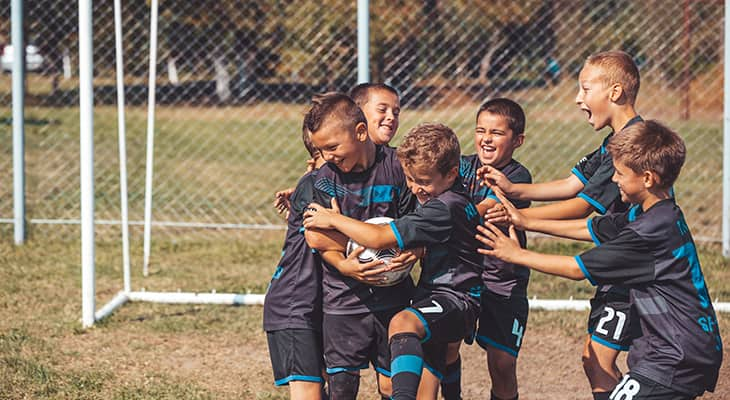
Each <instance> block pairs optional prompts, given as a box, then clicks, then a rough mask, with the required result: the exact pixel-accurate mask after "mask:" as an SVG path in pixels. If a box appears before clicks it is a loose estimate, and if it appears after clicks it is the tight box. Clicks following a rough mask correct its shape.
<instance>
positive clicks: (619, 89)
mask: <svg viewBox="0 0 730 400" xmlns="http://www.w3.org/2000/svg"><path fill="white" fill-rule="evenodd" d="M623 95H624V88H623V86H621V85H620V84H618V83H614V84H613V85H611V91H610V93H609V95H608V97H609V99H610V100H611V102H612V103H618V102H619V100H621V97H623Z"/></svg>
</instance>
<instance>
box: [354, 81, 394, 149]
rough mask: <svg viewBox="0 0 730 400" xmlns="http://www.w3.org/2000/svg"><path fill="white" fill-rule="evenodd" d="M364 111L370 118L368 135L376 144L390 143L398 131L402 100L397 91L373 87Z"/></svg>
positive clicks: (364, 105) (368, 118)
mask: <svg viewBox="0 0 730 400" xmlns="http://www.w3.org/2000/svg"><path fill="white" fill-rule="evenodd" d="M361 108H362V111H363V113H364V114H365V118H366V119H367V120H368V135H370V139H371V140H372V141H373V142H374V143H375V144H388V143H389V142H390V141H391V140H392V139H393V136H395V133H396V132H397V131H398V117H399V114H400V100H399V99H398V96H397V95H396V94H395V93H392V92H390V91H388V90H383V89H371V90H370V93H369V94H368V101H367V103H365V104H363V105H362V107H361Z"/></svg>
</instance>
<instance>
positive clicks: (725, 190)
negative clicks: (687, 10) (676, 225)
mask: <svg viewBox="0 0 730 400" xmlns="http://www.w3.org/2000/svg"><path fill="white" fill-rule="evenodd" d="M724 47H725V62H724V63H725V66H724V68H725V69H724V72H725V76H724V78H725V79H724V80H723V86H724V91H723V97H724V102H723V128H722V130H723V151H722V159H723V161H722V255H723V256H725V257H729V256H730V0H725V42H724Z"/></svg>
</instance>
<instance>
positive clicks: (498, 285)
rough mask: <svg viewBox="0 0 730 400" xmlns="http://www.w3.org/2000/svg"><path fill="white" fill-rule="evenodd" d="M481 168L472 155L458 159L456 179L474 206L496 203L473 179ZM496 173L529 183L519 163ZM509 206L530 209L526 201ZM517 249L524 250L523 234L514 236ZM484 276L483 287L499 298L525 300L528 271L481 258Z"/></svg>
mask: <svg viewBox="0 0 730 400" xmlns="http://www.w3.org/2000/svg"><path fill="white" fill-rule="evenodd" d="M481 167H482V162H481V161H480V160H479V157H478V156H477V155H476V154H473V155H470V156H461V165H460V167H459V175H461V177H462V179H463V182H464V187H465V188H466V190H467V192H468V193H469V194H470V195H471V198H472V200H473V201H474V203H476V204H478V203H480V202H482V201H483V200H484V199H487V198H491V199H494V200H495V201H497V202H499V199H497V196H496V195H495V194H494V192H493V191H492V189H490V188H488V187H487V186H483V185H482V184H481V179H479V178H478V177H477V176H476V171H477V170H478V169H479V168H481ZM500 171H501V172H502V173H503V174H504V175H505V176H506V177H507V179H509V180H510V182H512V183H532V175H530V171H529V170H528V169H527V168H525V167H524V166H523V165H522V164H520V163H519V162H517V161H515V160H514V159H513V160H510V162H509V163H508V164H507V165H505V166H504V167H502V168H501V169H500ZM510 201H511V202H512V204H514V205H515V207H517V208H527V207H529V206H530V201H529V200H513V199H510ZM503 231H505V232H506V230H504V229H503ZM517 236H518V239H519V241H520V245H521V246H522V247H523V248H524V247H526V245H527V237H526V235H525V232H524V231H518V232H517ZM484 263H485V264H484V267H485V268H484V273H483V274H482V279H483V280H484V285H485V287H486V288H487V289H489V290H490V291H491V292H494V293H497V294H499V295H502V296H526V295H527V284H528V282H529V279H530V269H529V268H525V267H523V266H521V265H517V264H512V263H507V262H504V261H502V260H499V259H497V258H495V257H484Z"/></svg>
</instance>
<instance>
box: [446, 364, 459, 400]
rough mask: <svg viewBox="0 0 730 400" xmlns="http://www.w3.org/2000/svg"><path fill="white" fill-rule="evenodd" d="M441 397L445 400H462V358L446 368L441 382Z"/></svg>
mask: <svg viewBox="0 0 730 400" xmlns="http://www.w3.org/2000/svg"><path fill="white" fill-rule="evenodd" d="M441 395H442V396H443V397H444V400H461V357H459V358H457V359H456V361H454V362H453V363H451V364H449V365H447V366H446V373H445V374H444V379H443V380H442V381H441Z"/></svg>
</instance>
